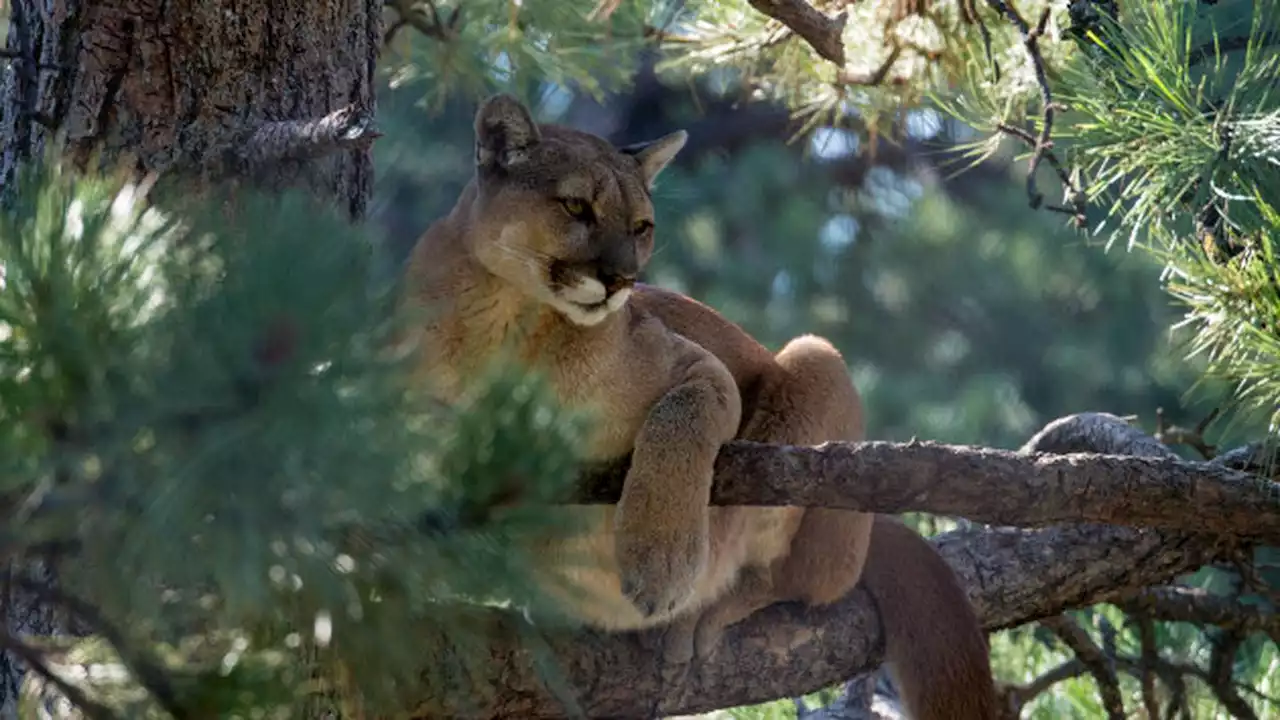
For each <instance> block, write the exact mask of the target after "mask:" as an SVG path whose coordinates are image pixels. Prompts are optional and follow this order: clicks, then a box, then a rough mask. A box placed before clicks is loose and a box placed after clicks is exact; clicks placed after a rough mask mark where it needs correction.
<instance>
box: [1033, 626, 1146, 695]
mask: <svg viewBox="0 0 1280 720" xmlns="http://www.w3.org/2000/svg"><path fill="white" fill-rule="evenodd" d="M1040 624H1041V625H1043V626H1045V627H1046V628H1048V629H1049V630H1052V631H1053V633H1054V634H1055V635H1057V636H1058V637H1059V638H1060V639H1061V640H1062V642H1063V644H1064V645H1066V646H1067V647H1068V648H1070V649H1071V651H1072V652H1074V653H1075V654H1076V659H1077V660H1079V661H1080V662H1081V663H1083V664H1084V666H1085V668H1087V669H1088V671H1089V674H1091V675H1093V678H1094V680H1096V681H1097V683H1098V692H1099V694H1101V695H1102V705H1103V707H1105V708H1106V710H1107V716H1108V717H1109V718H1111V720H1125V714H1124V699H1123V697H1122V696H1121V695H1120V678H1119V677H1117V676H1116V668H1115V663H1114V662H1113V661H1112V658H1110V657H1108V656H1107V654H1106V653H1104V652H1103V651H1102V648H1100V647H1098V646H1097V644H1095V643H1094V642H1093V639H1092V638H1090V637H1089V633H1087V632H1085V630H1084V628H1082V627H1080V625H1079V624H1077V623H1076V621H1075V620H1072V619H1071V618H1069V617H1067V616H1065V615H1059V616H1058V617H1053V618H1048V619H1045V620H1042V621H1040Z"/></svg>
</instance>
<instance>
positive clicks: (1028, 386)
mask: <svg viewBox="0 0 1280 720" xmlns="http://www.w3.org/2000/svg"><path fill="white" fill-rule="evenodd" d="M655 61H656V59H655V57H653V56H652V55H649V56H644V55H643V54H642V57H641V58H640V59H639V61H638V62H637V65H636V68H635V70H634V75H633V76H632V77H631V78H629V81H628V82H629V86H628V87H624V88H622V89H619V90H617V91H614V92H609V93H604V94H602V95H601V97H599V98H598V99H597V98H595V97H593V96H592V94H591V93H587V92H582V91H577V92H575V91H574V90H572V89H569V88H566V87H565V86H563V85H558V84H553V83H536V84H534V85H533V86H532V88H531V89H530V91H529V92H528V93H527V96H528V97H529V98H531V100H532V102H531V105H532V106H533V108H534V110H535V112H536V113H537V115H538V118H539V120H541V121H543V122H556V123H563V124H567V125H571V126H573V127H576V128H579V129H583V130H589V131H591V132H595V133H598V134H600V135H603V136H604V137H606V138H608V139H610V140H612V141H615V142H617V143H626V142H634V141H639V140H646V139H652V138H656V137H659V136H661V135H662V134H664V133H667V132H670V131H672V130H675V129H677V128H683V129H685V130H687V131H688V132H689V141H688V144H687V145H686V146H685V149H684V150H683V151H682V152H681V154H680V155H679V156H678V157H677V159H676V161H675V163H674V165H673V166H672V167H671V168H669V169H668V170H667V171H665V172H664V173H663V175H662V176H661V177H660V178H659V180H658V185H657V188H656V189H655V205H656V210H657V214H658V223H657V228H658V229H657V241H656V242H657V247H656V250H655V253H654V257H653V261H652V263H651V265H650V267H649V270H648V272H647V274H646V279H647V281H648V282H651V283H655V284H658V285H662V286H665V287H670V288H674V289H678V290H680V291H682V292H685V293H688V294H690V295H692V296H693V297H695V298H697V299H699V300H701V301H703V302H706V303H708V304H710V305H712V306H714V307H715V308H716V309H718V310H720V311H721V312H722V313H724V314H725V315H727V316H728V317H729V318H731V319H732V320H733V321H735V322H737V323H739V324H741V325H742V326H744V327H745V328H746V329H747V330H748V331H749V332H751V333H752V334H753V335H755V336H756V337H757V338H759V339H760V340H761V341H762V342H764V343H765V344H766V345H768V346H769V347H771V348H774V349H777V348H779V347H781V345H782V344H783V343H784V342H785V341H786V340H787V339H789V338H791V337H793V336H795V335H797V334H800V333H806V332H813V333H819V334H822V335H824V336H826V337H828V338H830V339H831V340H832V341H833V342H834V343H835V344H836V346H837V347H839V348H840V350H841V351H842V352H843V353H844V354H845V356H846V358H847V359H848V361H849V363H850V366H851V371H852V372H853V374H854V378H855V380H856V382H857V384H858V387H859V388H860V389H861V390H862V392H863V394H864V397H865V401H866V404H867V411H868V418H869V428H868V431H869V433H870V434H871V437H873V438H875V439H884V440H906V439H909V438H911V437H919V438H921V439H930V440H938V441H946V442H954V443H973V444H982V445H988V446H996V447H1016V446H1018V445H1020V444H1021V443H1022V442H1024V441H1025V440H1026V439H1027V437H1028V436H1029V435H1030V434H1031V433H1033V432H1035V431H1036V430H1038V429H1039V428H1040V427H1041V426H1042V425H1044V423H1045V422H1047V421H1048V420H1051V419H1054V418H1056V417H1059V416H1062V415H1064V414H1068V413H1073V412H1080V411H1095V410H1096V411H1107V412H1113V413H1116V414H1119V415H1128V414H1134V415H1139V416H1142V417H1143V419H1144V420H1146V421H1147V424H1148V425H1149V424H1150V423H1151V421H1152V419H1153V417H1154V412H1155V410H1156V408H1158V407H1163V408H1164V409H1165V412H1166V415H1167V417H1168V418H1170V419H1172V420H1174V421H1180V422H1184V423H1186V424H1190V425H1194V424H1195V422H1196V420H1197V419H1198V417H1199V416H1200V415H1203V414H1204V412H1205V406H1204V405H1203V404H1202V403H1197V402H1196V401H1197V400H1203V399H1204V398H1202V397H1201V396H1200V395H1193V396H1187V395H1186V391H1187V390H1188V388H1189V387H1191V385H1192V383H1193V382H1194V380H1195V379H1196V378H1197V377H1199V373H1198V372H1197V370H1196V368H1195V367H1194V366H1193V365H1192V364H1189V363H1188V362H1187V361H1186V360H1184V359H1183V357H1182V355H1183V353H1182V352H1179V351H1176V349H1175V347H1174V345H1173V344H1171V337H1170V333H1169V327H1170V326H1171V325H1172V324H1174V322H1175V321H1176V320H1177V317H1176V313H1177V311H1176V309H1175V308H1174V306H1173V305H1172V303H1171V300H1170V298H1169V296H1168V294H1167V293H1166V292H1165V291H1164V290H1163V289H1162V288H1161V286H1160V283H1159V282H1158V278H1159V273H1160V268H1159V266H1158V265H1157V263H1156V262H1155V261H1154V260H1153V259H1151V258H1150V256H1148V255H1147V254H1145V253H1138V252H1128V251H1126V250H1125V249H1124V247H1123V246H1121V247H1118V248H1113V249H1111V250H1110V251H1108V250H1107V249H1106V248H1105V247H1104V243H1103V242H1102V241H1100V240H1099V241H1092V240H1091V239H1090V238H1089V237H1088V236H1086V235H1084V234H1082V233H1080V232H1078V231H1075V230H1074V229H1072V228H1070V227H1069V226H1067V224H1066V223H1064V221H1063V218H1062V216H1061V215H1056V214H1052V213H1047V212H1043V211H1039V212H1038V211H1035V210H1032V209H1031V208H1029V207H1028V204H1027V199H1026V195H1025V192H1024V178H1025V172H1026V170H1025V167H1026V166H1025V161H1021V162H1015V158H1014V157H1013V155H1012V154H1011V153H1006V152H1000V153H997V154H995V155H994V156H993V157H991V158H989V159H988V160H986V161H983V162H981V163H979V164H977V165H975V166H973V167H969V168H967V169H966V166H965V164H964V163H962V162H958V161H957V146H959V145H961V144H962V143H966V142H971V141H972V140H973V138H974V136H975V134H976V133H975V131H973V130H971V129H969V128H968V127H967V126H965V125H964V124H962V123H960V122H958V121H956V120H954V119H952V118H950V117H948V116H946V115H944V114H942V113H939V112H937V111H935V110H933V109H931V108H929V107H927V106H925V107H919V108H915V109H912V110H910V111H908V112H905V113H903V114H902V116H901V118H900V120H898V121H897V122H896V123H895V126H894V129H895V130H897V133H896V135H895V136H894V137H893V138H892V139H886V135H887V133H884V134H880V135H879V136H878V137H876V136H871V137H869V136H868V134H867V133H865V132H859V128H858V127H857V125H856V119H853V120H851V119H849V118H845V122H843V123H841V126H840V127H833V126H830V125H825V126H824V125H819V126H817V127H814V128H811V129H807V130H806V129H804V128H803V126H802V125H801V123H800V122H799V121H798V120H796V119H795V118H794V117H793V113H792V112H791V111H790V110H788V108H787V107H785V106H783V105H781V104H778V103H772V102H766V101H751V100H750V99H745V100H744V99H743V97H742V95H743V94H744V93H743V92H741V89H740V88H736V87H734V86H733V85H732V84H731V83H728V82H725V81H724V79H723V77H722V75H716V74H712V75H709V76H702V77H691V78H681V79H680V80H679V81H678V82H673V81H669V80H668V81H664V78H663V77H661V75H660V74H659V73H657V72H655V70H654V64H655ZM380 93H381V94H380V97H379V116H380V125H381V127H382V130H383V132H384V133H386V137H384V138H382V139H380V140H379V141H378V142H377V144H376V145H375V153H376V168H377V173H378V188H377V190H376V191H375V193H374V195H375V197H374V210H373V219H374V220H375V222H376V223H377V225H378V226H379V227H380V228H381V229H382V230H383V231H384V232H385V234H386V235H385V237H386V240H387V243H388V247H389V249H390V252H389V256H390V258H391V260H392V262H398V261H400V260H402V259H403V258H404V256H405V255H406V254H407V252H408V250H409V248H410V247H411V246H412V244H413V242H414V241H415V240H416V239H417V236H418V235H420V234H421V233H422V231H423V230H424V229H425V228H426V227H427V225H428V224H429V223H430V222H431V221H432V220H433V219H435V218H436V217H438V216H440V215H441V214H443V213H445V212H447V211H448V209H449V208H450V207H451V206H452V203H453V201H454V199H455V198H456V197H457V193H458V192H459V190H461V188H462V186H463V185H464V184H465V183H466V182H467V181H468V180H469V179H470V176H471V172H472V165H471V163H472V145H471V143H472V129H471V121H472V117H473V113H474V111H475V106H476V100H475V98H474V96H473V95H468V96H467V97H466V99H455V98H448V97H446V98H440V97H439V96H437V95H435V94H433V92H432V78H430V77H426V78H420V79H417V80H409V81H401V82H397V81H396V78H390V79H389V80H388V81H387V82H386V83H385V84H384V85H383V86H382V87H381V88H380ZM850 123H853V124H850ZM1209 399H1212V398H1211V397H1210V398H1209ZM1197 413H1199V415H1197Z"/></svg>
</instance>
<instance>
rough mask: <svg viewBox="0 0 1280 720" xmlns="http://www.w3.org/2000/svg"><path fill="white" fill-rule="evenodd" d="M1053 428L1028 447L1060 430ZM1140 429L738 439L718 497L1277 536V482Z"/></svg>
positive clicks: (585, 490)
mask: <svg viewBox="0 0 1280 720" xmlns="http://www.w3.org/2000/svg"><path fill="white" fill-rule="evenodd" d="M1112 417H1113V416H1112ZM1054 428H1055V426H1053V425H1051V426H1049V427H1047V428H1046V429H1045V430H1044V431H1042V432H1041V434H1040V435H1037V437H1036V438H1033V440H1032V442H1031V443H1030V444H1029V445H1028V446H1027V447H1028V448H1034V447H1037V445H1036V443H1042V442H1045V441H1052V440H1053V433H1054V432H1055V430H1054ZM1134 432H1135V433H1137V434H1138V435H1141V436H1142V437H1143V438H1146V439H1145V440H1143V441H1142V442H1143V443H1147V444H1149V445H1150V446H1153V447H1158V448H1160V451H1161V453H1162V454H1161V455H1160V456H1157V457H1132V456H1121V455H1115V454H1111V455H1086V454H1079V452H1080V450H1079V448H1080V447H1082V446H1072V447H1070V448H1069V449H1066V450H1064V451H1063V452H1070V453H1073V454H1070V455H1046V454H1041V453H1036V452H1035V451H1034V450H1031V451H1030V453H1034V454H1024V453H1015V452H1010V451H1006V450H991V449H985V448H971V447H962V446H954V445H942V444H938V443H922V442H910V443H889V442H865V443H828V444H826V445H823V446H820V447H817V448H808V447H793V446H783V447H780V446H776V445H767V444H761V443H750V442H744V441H739V442H734V443H731V444H729V445H728V446H726V447H725V449H724V450H723V451H721V453H720V457H719V458H718V460H717V462H716V485H715V489H714V491H713V493H712V503H714V504H717V505H805V506H813V507H830V508H845V509H849V510H867V511H874V512H884V513H902V512H913V511H923V512H931V513H937V514H942V515H958V516H962V517H965V518H968V519H969V520H973V521H976V522H983V523H989V524H994V525H1015V526H1018V527H1022V528H1032V527H1044V526H1048V525H1052V524H1057V523H1063V522H1097V523H1108V524H1116V525H1127V526H1135V527H1154V528H1166V529H1182V528H1190V527H1194V528H1197V529H1198V530H1200V531H1202V532H1216V533H1221V534H1224V535H1230V536H1234V537H1242V538H1252V539H1257V540H1260V541H1269V542H1280V492H1278V490H1280V487H1278V486H1277V485H1276V484H1275V483H1272V482H1268V481H1265V480H1259V479H1257V478H1255V477H1253V476H1251V475H1248V474H1245V473H1241V472H1238V471H1235V470H1231V469H1229V468H1227V467H1224V466H1222V465H1218V464H1210V463H1201V462H1191V461H1186V460H1182V459H1180V458H1179V457H1178V456H1177V455H1176V454H1174V453H1173V452H1172V451H1170V450H1168V449H1167V448H1165V447H1164V446H1163V445H1161V444H1160V443H1157V442H1156V441H1155V440H1152V439H1150V437H1149V436H1145V435H1142V434H1141V432H1140V431H1137V430H1136V429H1135V431H1134ZM1046 433H1047V435H1046ZM1042 436H1044V437H1042ZM624 475H625V467H616V468H611V469H609V470H605V471H602V472H599V473H593V474H591V475H590V476H589V477H588V478H587V479H586V480H585V482H584V484H583V486H582V492H581V494H580V495H579V496H578V498H577V499H578V500H579V501H581V502H586V503H608V502H615V501H616V500H617V498H618V496H619V494H620V493H621V490H622V481H623V477H624Z"/></svg>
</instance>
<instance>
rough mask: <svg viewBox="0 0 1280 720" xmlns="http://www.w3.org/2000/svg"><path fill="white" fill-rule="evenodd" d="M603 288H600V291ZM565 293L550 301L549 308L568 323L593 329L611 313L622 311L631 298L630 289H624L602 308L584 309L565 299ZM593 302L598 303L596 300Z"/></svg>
mask: <svg viewBox="0 0 1280 720" xmlns="http://www.w3.org/2000/svg"><path fill="white" fill-rule="evenodd" d="M603 289H604V286H603V285H602V286H601V290H603ZM566 296H567V293H566V294H564V295H560V296H557V297H554V298H552V299H551V303H550V304H551V306H552V307H554V308H555V309H556V310H557V311H559V312H560V314H561V315H564V316H565V317H566V318H567V319H568V320H569V322H571V323H573V324H574V325H579V326H581V327H594V326H596V325H599V324H600V323H602V322H604V321H605V319H606V318H608V317H609V316H610V315H612V314H613V313H616V312H618V310H621V309H622V306H623V305H625V304H626V303H627V300H628V299H629V298H630V297H631V288H625V289H623V290H619V291H618V292H616V293H614V295H613V297H611V298H609V300H608V301H607V302H605V304H604V306H603V307H593V308H585V307H582V306H581V305H578V304H575V303H573V302H570V301H568V300H567V299H566ZM595 302H600V301H599V300H596V301H595Z"/></svg>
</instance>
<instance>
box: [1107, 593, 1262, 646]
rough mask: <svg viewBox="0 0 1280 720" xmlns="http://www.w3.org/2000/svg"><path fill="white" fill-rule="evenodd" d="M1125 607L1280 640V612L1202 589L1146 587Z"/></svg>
mask: <svg viewBox="0 0 1280 720" xmlns="http://www.w3.org/2000/svg"><path fill="white" fill-rule="evenodd" d="M1121 607H1123V608H1124V609H1125V610H1126V611H1128V612H1131V613H1134V614H1140V615H1145V616H1149V617H1151V618H1153V619H1156V620H1167V621H1172V622H1186V623H1195V624H1197V625H1216V626H1217V627H1220V628H1223V629H1224V630H1236V631H1239V632H1243V633H1246V634H1247V633H1253V632H1263V633H1267V634H1268V635H1269V636H1271V637H1272V638H1274V639H1275V640H1276V642H1278V643H1280V615H1277V614H1276V613H1274V612H1268V611H1266V610H1264V609H1262V608H1260V607H1258V606H1257V605H1249V604H1245V603H1242V602H1237V601H1235V600H1232V599H1231V598H1228V597H1223V596H1221V595H1213V594H1210V593H1209V592H1207V591H1205V590H1202V589H1199V588H1188V587H1178V586H1172V587H1153V588H1146V589H1144V590H1142V591H1141V592H1139V593H1137V594H1136V595H1134V596H1133V597H1131V598H1129V599H1127V600H1126V601H1125V602H1123V603H1121Z"/></svg>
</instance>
